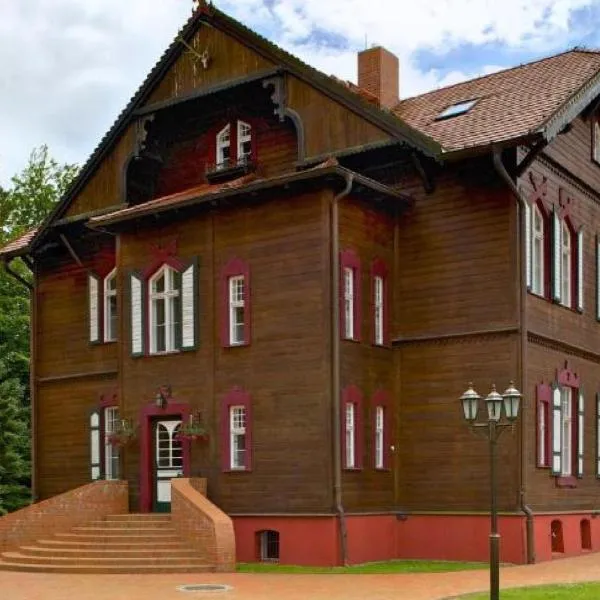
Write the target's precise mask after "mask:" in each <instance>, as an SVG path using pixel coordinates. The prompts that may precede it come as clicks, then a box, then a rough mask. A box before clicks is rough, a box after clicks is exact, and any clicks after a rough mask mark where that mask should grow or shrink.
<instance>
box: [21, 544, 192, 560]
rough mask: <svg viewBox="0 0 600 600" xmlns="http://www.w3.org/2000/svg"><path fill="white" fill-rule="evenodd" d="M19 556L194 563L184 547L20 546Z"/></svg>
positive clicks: (189, 552) (190, 553) (188, 551)
mask: <svg viewBox="0 0 600 600" xmlns="http://www.w3.org/2000/svg"><path fill="white" fill-rule="evenodd" d="M18 552H19V553H20V554H24V555H26V556H39V557H44V558H54V557H57V558H76V559H80V558H102V559H104V558H140V559H146V558H160V559H162V558H167V559H173V558H180V559H186V561H182V562H187V559H190V561H191V562H195V561H196V553H195V552H194V551H193V550H192V549H190V548H186V547H185V546H181V547H179V548H164V547H162V546H161V547H160V548H148V547H147V546H146V547H143V548H142V547H137V548H131V547H129V546H127V545H126V544H124V545H123V546H121V547H120V548H115V547H113V546H106V547H103V548H98V547H97V546H92V547H89V548H61V547H56V546H54V547H51V548H47V547H44V546H40V545H37V546H21V547H20V548H19V550H18Z"/></svg>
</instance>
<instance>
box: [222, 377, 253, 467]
mask: <svg viewBox="0 0 600 600" xmlns="http://www.w3.org/2000/svg"><path fill="white" fill-rule="evenodd" d="M232 406H243V407H244V408H245V409H246V438H245V439H246V448H245V449H246V454H245V469H244V472H245V471H251V470H252V448H253V445H252V429H253V423H252V401H251V397H250V394H248V392H245V391H243V390H241V389H240V388H234V389H232V390H231V391H230V392H229V393H228V394H226V395H225V397H224V398H223V401H222V403H221V423H220V427H219V432H220V437H221V470H222V471H231V470H232V469H231V445H230V444H231V435H230V433H231V432H230V420H229V412H230V408H231V407H232Z"/></svg>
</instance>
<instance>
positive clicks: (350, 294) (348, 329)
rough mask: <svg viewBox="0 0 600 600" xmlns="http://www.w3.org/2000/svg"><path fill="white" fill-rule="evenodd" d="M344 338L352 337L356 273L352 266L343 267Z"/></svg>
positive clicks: (349, 338)
mask: <svg viewBox="0 0 600 600" xmlns="http://www.w3.org/2000/svg"><path fill="white" fill-rule="evenodd" d="M343 273H344V338H346V339H347V340H353V339H354V288H355V285H356V274H355V272H354V269H353V268H352V267H344V271H343Z"/></svg>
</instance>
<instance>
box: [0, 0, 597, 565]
mask: <svg viewBox="0 0 600 600" xmlns="http://www.w3.org/2000/svg"><path fill="white" fill-rule="evenodd" d="M358 66H359V78H358V85H353V84H349V83H346V82H342V81H339V80H337V79H334V78H332V77H328V76H326V75H324V74H322V73H320V72H318V71H316V70H314V69H312V68H311V67H309V66H308V65H306V64H303V63H302V62H300V61H299V60H298V59H296V58H294V57H293V56H291V55H289V54H287V53H286V52H284V51H283V50H281V49H280V48H278V47H276V46H274V45H273V44H271V43H270V42H268V41H267V40H265V39H264V38H262V37H260V36H258V35H256V34H255V33H253V32H252V31H250V30H249V29H247V28H245V27H244V26H243V25H241V24H240V23H238V22H236V21H234V20H233V19H231V18H230V17H228V16H227V15H225V14H223V13H222V12H220V11H219V10H217V9H216V8H214V7H212V6H208V5H205V4H202V3H201V5H200V7H199V8H198V10H197V11H196V12H195V13H194V14H193V16H192V17H191V18H190V20H189V22H188V23H187V24H186V25H185V26H184V27H183V29H182V30H181V32H180V33H179V35H178V36H177V39H176V40H175V41H174V42H173V44H172V45H171V46H170V48H169V49H168V50H167V51H166V52H165V54H164V55H163V56H162V58H161V59H160V61H159V62H158V63H157V65H156V66H155V67H154V69H153V70H152V72H151V73H150V75H149V76H148V78H147V79H146V81H145V82H144V83H143V84H142V86H141V87H140V89H139V90H138V92H137V93H136V94H135V96H134V97H133V98H132V99H131V101H130V103H129V104H128V106H127V107H126V108H125V109H124V110H123V112H122V113H121V115H120V117H119V118H118V119H117V121H116V123H115V124H114V125H113V127H112V128H111V129H110V131H109V132H108V133H107V134H106V136H105V137H104V138H103V139H102V140H101V142H100V144H99V145H98V147H97V148H96V150H95V151H94V152H93V154H92V156H91V157H90V159H89V160H88V162H87V163H86V164H85V166H84V167H83V169H82V171H81V174H80V175H79V177H78V178H77V180H76V181H75V183H74V184H73V186H72V187H71V189H70V190H69V191H68V193H67V194H66V195H65V197H64V198H63V199H62V201H61V202H60V204H59V205H58V206H57V207H56V210H54V212H53V213H52V215H51V216H50V217H49V218H48V219H47V220H46V222H45V223H43V224H42V225H41V227H40V228H39V229H38V230H37V231H35V232H32V233H30V234H28V235H27V236H25V237H23V238H21V239H19V240H16V241H15V242H13V243H12V244H10V245H8V246H6V247H5V248H3V249H2V250H1V251H0V255H1V257H2V259H3V260H4V262H5V263H7V264H8V263H10V261H11V260H13V259H15V258H17V257H20V256H25V257H28V258H29V259H30V261H28V262H30V264H31V265H32V268H33V272H34V279H35V290H34V292H33V302H32V307H33V308H32V329H33V332H32V333H33V336H32V339H33V347H32V371H33V378H32V382H33V387H32V395H33V401H32V407H33V409H32V410H33V415H32V418H33V431H34V452H33V456H34V485H35V496H36V499H45V498H49V497H52V496H54V495H56V494H59V493H61V492H64V491H65V490H69V489H72V488H75V487H77V486H81V485H83V484H85V483H87V482H89V481H90V480H94V479H98V478H122V479H126V480H128V482H129V489H130V507H131V510H132V511H142V512H147V511H158V510H168V505H169V497H170V496H169V489H170V483H169V481H170V479H171V478H173V477H177V476H179V475H196V476H202V477H206V478H207V480H208V498H209V499H210V500H211V502H213V503H214V504H215V505H217V506H218V507H220V508H221V509H222V510H224V511H225V512H226V513H227V514H229V515H230V516H231V517H232V519H233V522H234V526H235V534H236V545H237V557H238V560H242V561H253V560H261V559H263V560H270V559H278V560H280V561H281V562H286V563H296V564H337V563H339V562H340V561H342V560H348V561H350V562H364V561H372V560H381V559H387V558H394V557H399V558H404V557H414V558H445V559H485V557H486V556H487V532H488V520H487V515H486V512H487V511H488V507H489V492H488V447H487V444H486V443H485V442H484V441H482V440H481V439H479V438H478V437H476V436H474V435H473V434H472V432H471V431H470V430H469V428H468V427H467V426H466V424H465V422H464V419H463V416H462V413H461V408H460V404H459V402H458V398H459V396H460V395H461V393H462V392H463V390H464V389H465V387H466V386H467V384H468V382H469V381H471V380H472V381H474V382H475V384H476V385H477V386H478V388H479V391H480V392H483V391H484V390H485V393H487V391H488V390H489V388H490V386H491V384H492V383H494V382H495V383H496V384H497V385H498V386H499V388H500V387H501V389H503V388H504V387H506V386H507V385H508V383H509V381H510V380H514V382H515V384H516V385H517V387H519V389H521V390H522V391H523V392H524V401H523V410H522V415H521V417H520V419H519V421H518V424H517V425H516V429H515V431H514V432H513V433H512V434H506V435H505V436H504V437H503V438H502V439H501V442H500V446H499V452H500V458H501V467H500V474H499V477H500V500H499V502H500V509H501V518H500V526H501V533H502V536H503V539H502V560H504V561H508V562H526V561H534V560H545V559H550V558H551V557H552V556H553V555H557V554H560V555H564V554H576V553H579V552H582V551H585V550H590V549H591V550H597V549H600V522H599V521H598V520H597V519H595V517H596V516H597V514H598V509H599V508H600V479H599V476H600V430H599V426H600V400H599V398H600V396H599V395H598V393H599V392H600V337H599V333H600V323H599V321H600V261H599V258H598V257H600V241H599V238H598V237H597V234H598V233H600V207H599V201H600V125H599V124H598V99H599V97H600V53H596V52H588V51H584V50H572V51H569V52H565V53H563V54H560V55H557V56H553V57H550V58H547V59H544V60H541V61H538V62H535V63H531V64H528V65H523V66H520V67H517V68H514V69H510V70H507V71H502V72H500V73H496V74H493V75H488V76H486V77H482V78H479V79H475V80H473V81H469V82H466V83H462V84H458V85H454V86H450V87H448V88H444V89H440V90H437V91H434V92H431V93H428V94H424V95H421V96H418V97H415V98H410V99H407V100H403V101H399V94H398V92H399V90H398V72H399V67H398V61H397V59H396V57H394V56H393V55H391V54H390V53H389V52H387V51H386V50H384V49H382V48H372V49H369V50H366V51H364V52H362V53H360V54H359V56H358ZM115 440H117V441H121V442H125V441H127V443H123V444H122V445H121V446H120V447H119V445H116V446H115V445H113V444H112V443H110V442H111V441H113V442H114V441H115Z"/></svg>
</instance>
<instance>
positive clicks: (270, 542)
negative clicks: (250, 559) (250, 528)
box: [257, 530, 279, 562]
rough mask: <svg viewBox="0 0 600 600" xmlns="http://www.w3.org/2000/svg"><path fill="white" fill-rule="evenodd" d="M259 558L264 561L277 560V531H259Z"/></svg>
mask: <svg viewBox="0 0 600 600" xmlns="http://www.w3.org/2000/svg"><path fill="white" fill-rule="evenodd" d="M257 535H258V543H259V558H260V560H261V561H264V562H276V561H278V560H279V532H278V531H272V530H267V531H259V532H258V534H257Z"/></svg>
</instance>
